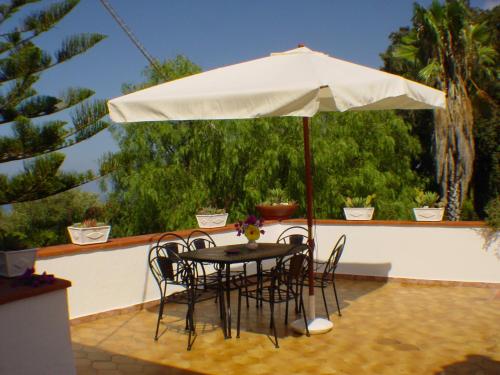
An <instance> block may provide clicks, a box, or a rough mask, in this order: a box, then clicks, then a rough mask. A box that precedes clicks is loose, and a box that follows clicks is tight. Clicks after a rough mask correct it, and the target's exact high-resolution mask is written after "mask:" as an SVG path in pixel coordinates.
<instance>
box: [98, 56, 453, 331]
mask: <svg viewBox="0 0 500 375" xmlns="http://www.w3.org/2000/svg"><path fill="white" fill-rule="evenodd" d="M445 103H446V99H445V94H444V93H443V92H442V91H439V90H436V89H433V88H430V87H427V86H425V85H422V84H420V83H417V82H413V81H410V80H407V79H404V78H402V77H400V76H396V75H393V74H389V73H385V72H382V71H379V70H376V69H372V68H368V67H364V66H361V65H357V64H353V63H350V62H347V61H343V60H339V59H336V58H333V57H330V56H328V55H326V54H324V53H321V52H316V51H312V50H310V49H308V48H306V47H303V46H299V48H296V49H293V50H290V51H286V52H280V53H272V54H271V55H270V56H267V57H264V58H260V59H256V60H252V61H248V62H243V63H240V64H235V65H230V66H226V67H222V68H218V69H214V70H211V71H207V72H204V73H200V74H196V75H193V76H189V77H186V78H182V79H178V80H175V81H171V82H167V83H163V84H159V85H157V86H154V87H150V88H147V89H144V90H140V91H137V92H134V93H131V94H128V95H124V96H121V97H118V98H115V99H112V100H110V101H108V107H109V114H110V116H111V119H112V120H113V121H115V122H144V121H165V120H216V119H217V120H222V119H249V118H260V117H278V116H298V117H303V127H304V154H305V169H306V173H305V174H306V193H307V197H306V198H307V226H308V230H309V239H310V244H309V245H310V250H311V252H312V251H313V249H314V239H313V232H312V223H313V201H312V178H311V165H310V164H311V163H310V147H309V118H310V117H312V116H314V114H316V113H317V112H324V111H340V112H344V111H366V110H385V109H434V108H445ZM311 255H312V254H311ZM310 261H311V262H312V256H311V257H310ZM309 270H310V274H309V285H310V287H309V308H308V312H309V318H310V319H309V320H308V321H309V322H308V328H309V331H310V332H311V333H320V332H325V331H328V330H330V329H331V327H332V323H331V322H330V321H329V320H326V319H321V318H317V317H316V313H315V304H314V284H313V267H311V266H310V267H309ZM292 326H293V327H294V328H295V329H296V330H298V331H303V330H304V327H303V323H302V326H301V323H300V321H296V322H294V323H292Z"/></svg>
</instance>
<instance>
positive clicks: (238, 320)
mask: <svg viewBox="0 0 500 375" xmlns="http://www.w3.org/2000/svg"><path fill="white" fill-rule="evenodd" d="M247 301H248V296H247ZM247 307H248V306H247ZM240 322H241V289H238V319H237V322H236V338H237V339H239V338H240Z"/></svg>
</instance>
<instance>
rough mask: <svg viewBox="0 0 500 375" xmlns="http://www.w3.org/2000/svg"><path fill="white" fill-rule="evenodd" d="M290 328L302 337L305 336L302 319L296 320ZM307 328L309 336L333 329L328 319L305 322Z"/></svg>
mask: <svg viewBox="0 0 500 375" xmlns="http://www.w3.org/2000/svg"><path fill="white" fill-rule="evenodd" d="M290 327H292V329H293V330H294V331H295V332H297V333H301V334H303V335H305V334H306V327H305V325H304V319H298V320H296V321H294V322H292V323H291V324H290ZM307 327H308V328H309V333H310V334H311V335H319V334H321V333H326V332H329V331H330V330H331V329H332V328H333V323H332V322H331V321H329V320H328V319H323V318H314V319H310V320H308V321H307Z"/></svg>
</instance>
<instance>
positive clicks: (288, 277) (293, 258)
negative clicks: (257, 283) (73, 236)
mask: <svg viewBox="0 0 500 375" xmlns="http://www.w3.org/2000/svg"><path fill="white" fill-rule="evenodd" d="M296 250H297V249H296V248H295V247H293V248H292V249H290V250H289V251H288V252H287V253H286V254H285V255H283V256H281V257H280V258H279V259H278V260H277V262H276V266H275V267H274V268H273V270H272V272H271V285H272V286H276V287H277V286H279V284H286V285H287V286H289V287H290V286H291V285H292V283H293V282H301V281H302V278H303V277H304V276H305V273H306V270H307V260H308V249H307V248H305V249H303V250H301V251H299V252H296Z"/></svg>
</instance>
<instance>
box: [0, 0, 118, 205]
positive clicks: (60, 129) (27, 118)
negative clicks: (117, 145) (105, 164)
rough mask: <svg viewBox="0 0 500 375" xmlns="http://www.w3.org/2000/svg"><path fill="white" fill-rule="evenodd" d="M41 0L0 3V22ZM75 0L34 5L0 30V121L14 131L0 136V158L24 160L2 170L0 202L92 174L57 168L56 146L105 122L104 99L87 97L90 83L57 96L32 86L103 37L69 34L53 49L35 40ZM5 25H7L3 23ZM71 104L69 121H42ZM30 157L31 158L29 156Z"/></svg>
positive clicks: (47, 192) (51, 190)
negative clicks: (9, 171)
mask: <svg viewBox="0 0 500 375" xmlns="http://www.w3.org/2000/svg"><path fill="white" fill-rule="evenodd" d="M37 2H39V0H10V1H9V2H8V3H5V4H0V27H1V26H4V25H5V21H7V20H9V19H11V17H12V16H13V15H14V14H15V13H17V12H18V11H19V10H20V9H22V8H24V7H31V6H32V4H33V3H37ZM78 3H79V0H62V1H59V2H57V3H54V4H52V5H49V6H46V7H45V8H42V9H41V10H34V11H32V12H31V13H30V14H28V15H27V16H25V17H24V18H22V19H20V20H19V21H18V22H16V25H17V26H16V27H14V28H13V29H12V30H10V31H7V30H3V31H1V32H0V53H2V57H1V58H0V126H8V125H10V126H11V127H12V133H13V135H12V136H2V137H0V163H7V162H11V161H14V160H24V170H23V171H21V172H19V173H18V174H16V175H14V176H11V177H8V176H6V175H3V174H0V204H7V203H16V202H23V201H31V200H36V199H40V198H43V197H47V196H51V195H54V194H57V193H60V192H63V191H66V190H69V189H71V188H74V187H76V186H79V185H82V184H84V183H86V182H89V181H91V180H93V179H95V178H96V176H95V175H94V173H92V172H91V171H88V172H85V173H76V172H72V173H67V172H62V171H60V167H61V165H62V163H63V161H64V154H62V153H59V152H56V151H58V150H61V149H63V148H66V147H69V146H71V145H74V144H76V143H79V142H82V141H84V140H86V139H88V138H90V137H92V136H93V135H95V134H97V133H98V132H100V131H102V130H103V129H105V128H106V127H107V126H108V123H107V122H105V121H103V120H102V119H103V117H104V116H105V115H106V114H107V109H106V105H105V102H104V101H100V100H94V101H91V100H90V99H89V98H90V97H91V96H92V95H93V94H94V92H93V91H92V90H90V89H88V88H73V87H71V88H67V89H65V91H64V92H63V93H62V94H61V95H59V97H55V96H51V95H44V94H42V93H38V92H37V90H36V89H35V88H34V87H33V86H34V84H35V83H36V82H37V81H38V80H39V79H40V76H41V75H42V74H43V73H44V72H45V71H47V70H48V69H51V68H53V67H54V66H57V65H59V64H62V63H64V62H67V61H68V60H70V59H71V58H73V57H75V56H78V55H80V54H82V53H84V52H85V51H87V50H88V49H89V48H92V47H93V46H94V45H96V44H97V43H99V42H100V41H102V40H103V39H104V38H105V36H104V35H101V34H95V33H84V34H77V35H73V36H69V37H68V38H66V39H65V40H63V42H62V44H61V46H60V48H59V49H58V50H57V51H56V52H55V53H54V54H53V55H51V54H50V53H48V52H46V51H44V50H42V49H41V48H40V47H38V46H37V44H36V43H35V41H36V37H37V36H39V35H40V34H42V33H44V32H47V31H50V30H51V29H52V28H53V27H54V26H56V25H57V23H58V22H59V21H61V19H63V18H64V17H65V16H66V15H67V14H68V13H70V12H71V11H72V10H73V9H74V8H75V7H76V6H77V5H78ZM4 27H5V26H4ZM75 106H76V107H75ZM71 107H73V112H72V114H71V120H72V121H71V122H72V123H71V124H68V122H66V121H61V120H45V121H41V119H42V118H44V117H45V116H49V115H52V114H55V113H58V112H61V111H63V110H66V109H68V108H71ZM27 159H30V160H27Z"/></svg>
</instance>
